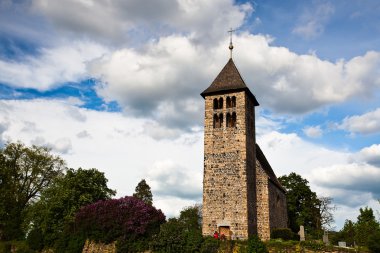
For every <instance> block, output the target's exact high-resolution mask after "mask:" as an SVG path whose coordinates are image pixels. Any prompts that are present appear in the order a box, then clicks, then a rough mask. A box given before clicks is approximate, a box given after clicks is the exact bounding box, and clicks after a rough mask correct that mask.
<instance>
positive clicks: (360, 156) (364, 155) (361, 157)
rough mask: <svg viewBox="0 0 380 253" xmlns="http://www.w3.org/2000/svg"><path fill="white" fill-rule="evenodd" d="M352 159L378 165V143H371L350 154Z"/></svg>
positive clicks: (379, 154) (379, 156)
mask: <svg viewBox="0 0 380 253" xmlns="http://www.w3.org/2000/svg"><path fill="white" fill-rule="evenodd" d="M352 159H353V161H359V162H365V163H369V164H371V165H373V166H377V167H380V144H373V145H371V146H369V147H365V148H363V149H361V150H360V151H359V152H358V153H355V154H353V155H352Z"/></svg>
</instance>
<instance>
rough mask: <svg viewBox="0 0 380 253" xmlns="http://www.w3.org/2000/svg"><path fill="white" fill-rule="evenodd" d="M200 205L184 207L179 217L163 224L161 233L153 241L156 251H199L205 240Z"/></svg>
mask: <svg viewBox="0 0 380 253" xmlns="http://www.w3.org/2000/svg"><path fill="white" fill-rule="evenodd" d="M199 208H200V207H199V206H192V207H187V208H185V209H183V210H182V211H181V213H180V216H179V218H171V219H169V220H168V222H166V223H165V224H162V225H161V228H160V233H159V234H158V235H157V237H156V238H155V240H154V241H153V242H152V248H153V250H154V251H155V252H168V253H170V252H173V253H174V252H194V251H199V249H200V248H201V244H202V241H203V237H202V231H201V225H200V215H199V214H200V212H199Z"/></svg>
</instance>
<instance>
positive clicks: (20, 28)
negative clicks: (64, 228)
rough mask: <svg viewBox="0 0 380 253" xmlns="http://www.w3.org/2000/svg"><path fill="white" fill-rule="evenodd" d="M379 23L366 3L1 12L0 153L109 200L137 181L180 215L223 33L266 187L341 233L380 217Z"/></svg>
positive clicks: (371, 0) (132, 0)
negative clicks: (82, 180) (329, 213)
mask: <svg viewBox="0 0 380 253" xmlns="http://www.w3.org/2000/svg"><path fill="white" fill-rule="evenodd" d="M379 12H380V3H379V2H378V1H377V0H365V1H359V0H357V1H354V0H353V1H344V0H335V1H332V0H331V1H328V0H315V1H295V0H292V1H275V0H266V1H230V0H210V1H202V0H193V1H187V0H165V1H153V0H144V1H141V0H140V1H137V0H128V1H112V2H109V1H102V0H101V1H93V0H67V1H65V4H62V1H58V0H57V1H55V0H49V1H47V0H25V1H23V0H19V1H11V0H2V1H1V2H0V143H6V142H7V141H18V140H19V141H22V142H25V143H26V144H37V145H46V146H49V147H50V148H52V151H53V152H56V153H57V154H59V155H61V156H62V157H63V158H64V159H65V160H66V161H67V163H68V166H70V167H79V166H81V167H85V168H86V167H96V168H98V169H100V170H102V171H104V172H105V173H106V176H107V177H108V178H109V183H110V186H111V187H113V188H115V189H116V190H117V192H118V196H123V195H130V194H132V193H133V190H134V187H135V185H136V184H137V183H138V181H139V180H140V179H141V178H146V179H147V181H148V183H150V185H151V186H152V189H153V193H154V196H155V205H157V206H158V207H160V208H162V209H163V210H164V212H165V213H166V214H167V215H169V216H171V215H175V214H178V212H179V210H181V208H182V207H183V206H186V205H190V204H194V203H199V202H201V196H202V195H201V193H202V168H203V108H204V105H203V99H202V98H201V96H200V95H199V94H200V93H201V92H202V91H203V90H204V89H205V88H207V87H208V86H209V84H210V83H211V82H212V81H213V79H214V78H215V77H216V75H217V74H218V73H219V71H220V70H221V69H222V67H223V66H224V64H225V63H226V62H227V60H228V56H229V52H228V43H229V37H228V33H227V30H228V29H229V28H230V27H232V28H235V29H237V31H236V32H235V33H234V34H233V41H234V46H235V49H234V53H233V59H234V61H235V64H236V65H237V67H238V68H239V70H240V73H241V74H242V76H243V78H244V80H245V81H246V83H247V85H248V86H249V88H250V89H251V91H252V92H253V93H254V94H255V96H256V98H257V99H258V101H259V103H260V107H259V108H257V110H258V113H257V118H256V121H257V123H256V127H257V142H258V143H259V145H260V146H261V148H262V149H263V151H264V152H265V154H266V156H267V158H268V160H269V162H270V163H271V164H272V167H273V169H274V171H275V172H276V174H277V175H278V176H280V175H283V174H288V173H290V172H292V171H295V172H297V173H299V174H301V175H302V176H303V177H305V178H307V179H308V180H309V182H310V185H311V187H312V189H313V190H314V191H316V192H317V194H318V195H319V196H330V197H333V198H334V203H335V204H336V205H337V206H338V207H339V208H338V210H337V211H336V227H337V228H340V226H341V225H342V224H343V222H344V220H345V219H353V220H355V219H356V216H357V215H358V210H359V207H363V206H371V207H373V208H375V209H377V210H380V205H379V204H378V201H377V199H379V198H380V189H379V187H378V186H377V185H379V184H380V103H379V101H380V100H379V98H380V48H379V47H380V46H379V45H380V35H379V34H380V16H379V15H378V13H379ZM183 185H185V186H186V187H180V186H183ZM347 196H350V197H347Z"/></svg>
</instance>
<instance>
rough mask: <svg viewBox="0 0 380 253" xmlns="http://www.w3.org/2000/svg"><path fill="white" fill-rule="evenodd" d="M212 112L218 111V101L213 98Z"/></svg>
mask: <svg viewBox="0 0 380 253" xmlns="http://www.w3.org/2000/svg"><path fill="white" fill-rule="evenodd" d="M213 108H214V110H216V109H218V99H217V98H214V106H213Z"/></svg>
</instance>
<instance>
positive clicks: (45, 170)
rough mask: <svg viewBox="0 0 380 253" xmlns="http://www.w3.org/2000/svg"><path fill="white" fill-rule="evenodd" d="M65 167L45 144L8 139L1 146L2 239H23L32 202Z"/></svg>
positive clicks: (0, 194) (0, 232)
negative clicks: (11, 141) (43, 145)
mask: <svg viewBox="0 0 380 253" xmlns="http://www.w3.org/2000/svg"><path fill="white" fill-rule="evenodd" d="M64 169H65V163H64V161H63V160H62V159H61V158H60V157H58V156H55V155H52V154H50V150H49V149H48V148H45V147H37V146H31V147H27V146H25V145H24V144H22V143H7V144H6V145H5V147H4V148H2V149H0V237H1V238H0V239H1V240H13V239H21V238H23V237H24V235H25V229H24V227H23V224H24V221H25V217H26V214H27V212H28V209H29V207H30V205H31V204H32V203H33V202H35V201H36V200H37V199H38V196H39V194H40V193H41V191H42V190H43V189H45V188H47V187H48V186H50V185H51V183H52V182H53V180H54V179H55V178H56V177H57V176H59V175H61V174H62V172H63V170H64Z"/></svg>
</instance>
